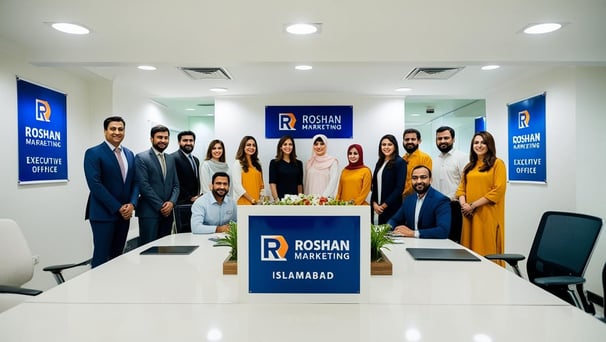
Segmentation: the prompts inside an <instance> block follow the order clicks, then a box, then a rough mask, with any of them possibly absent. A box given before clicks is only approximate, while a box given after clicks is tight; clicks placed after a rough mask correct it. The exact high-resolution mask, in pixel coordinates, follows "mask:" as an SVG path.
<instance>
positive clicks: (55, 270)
mask: <svg viewBox="0 0 606 342" xmlns="http://www.w3.org/2000/svg"><path fill="white" fill-rule="evenodd" d="M90 262H91V259H88V260H85V261H82V262H80V263H77V264H63V265H51V266H46V267H45V268H43V270H44V271H47V272H52V273H60V272H61V271H63V270H67V269H70V268H74V267H78V266H85V265H88V264H90Z"/></svg>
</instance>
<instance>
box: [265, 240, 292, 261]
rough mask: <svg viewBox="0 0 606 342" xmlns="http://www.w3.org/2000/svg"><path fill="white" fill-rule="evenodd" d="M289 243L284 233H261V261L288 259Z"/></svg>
mask: <svg viewBox="0 0 606 342" xmlns="http://www.w3.org/2000/svg"><path fill="white" fill-rule="evenodd" d="M287 251H288V243H287V242H286V239H284V236H282V235H261V261H286V252H287Z"/></svg>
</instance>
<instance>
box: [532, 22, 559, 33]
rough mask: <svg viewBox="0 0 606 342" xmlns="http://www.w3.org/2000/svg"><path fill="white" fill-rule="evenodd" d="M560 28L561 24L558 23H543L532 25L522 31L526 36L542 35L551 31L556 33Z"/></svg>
mask: <svg viewBox="0 0 606 342" xmlns="http://www.w3.org/2000/svg"><path fill="white" fill-rule="evenodd" d="M560 28H562V24H558V23H544V24H532V25H530V26H528V27H526V28H525V29H524V33H526V34H543V33H549V32H553V31H557V30H559V29H560Z"/></svg>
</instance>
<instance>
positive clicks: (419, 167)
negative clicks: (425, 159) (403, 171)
mask: <svg viewBox="0 0 606 342" xmlns="http://www.w3.org/2000/svg"><path fill="white" fill-rule="evenodd" d="M416 169H426V170H427V172H429V178H431V169H430V168H428V167H427V166H425V165H417V166H415V167H413V168H412V171H411V172H410V174H411V175H412V173H413V172H415V170H416Z"/></svg>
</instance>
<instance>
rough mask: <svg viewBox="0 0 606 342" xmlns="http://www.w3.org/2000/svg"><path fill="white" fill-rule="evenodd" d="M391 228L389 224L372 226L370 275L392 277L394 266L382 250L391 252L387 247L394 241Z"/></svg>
mask: <svg viewBox="0 0 606 342" xmlns="http://www.w3.org/2000/svg"><path fill="white" fill-rule="evenodd" d="M390 233H391V226H390V225H388V224H380V225H374V224H373V225H371V226H370V274H372V275H391V274H392V265H391V262H390V261H389V259H388V258H387V256H386V255H385V254H383V252H382V251H381V249H382V248H385V249H387V250H389V248H388V247H387V245H389V244H392V243H393V242H394V241H393V239H392V237H391V234H390Z"/></svg>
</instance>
